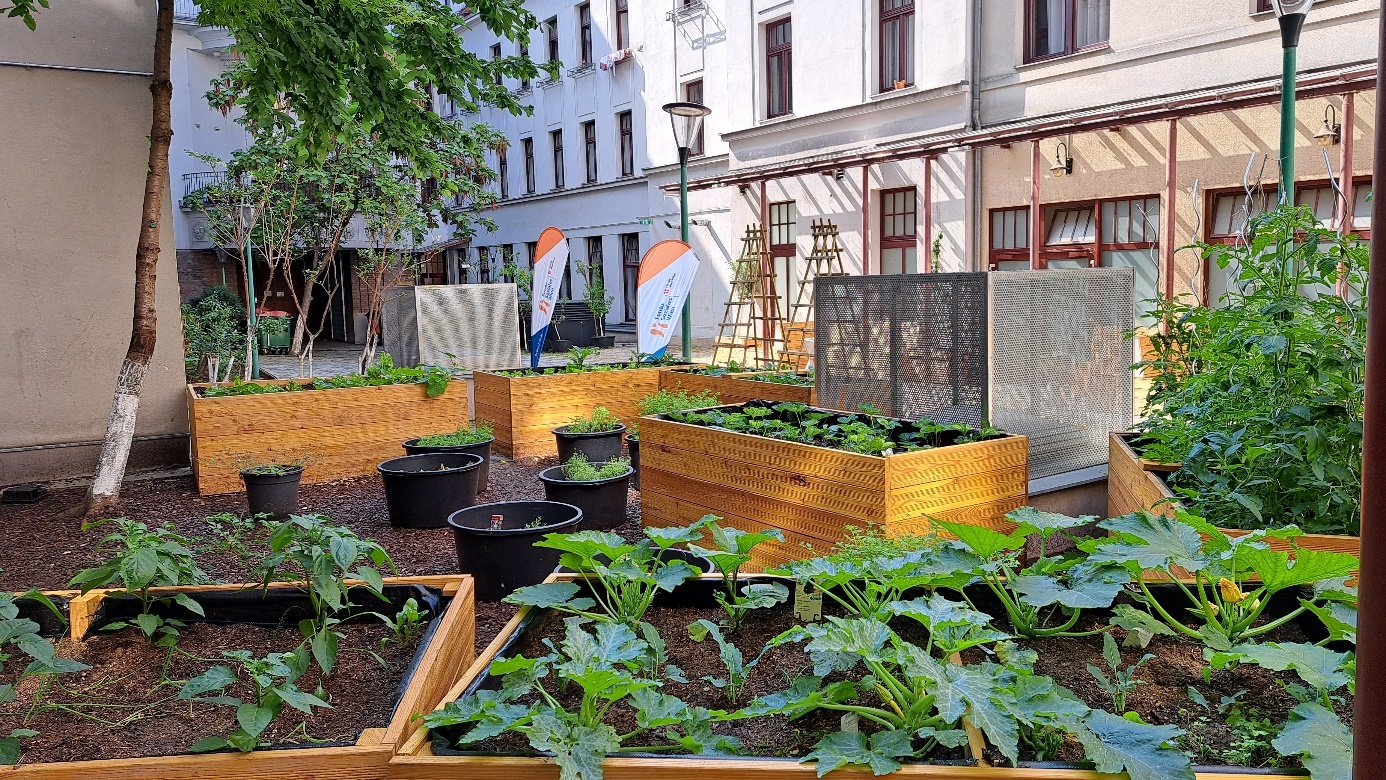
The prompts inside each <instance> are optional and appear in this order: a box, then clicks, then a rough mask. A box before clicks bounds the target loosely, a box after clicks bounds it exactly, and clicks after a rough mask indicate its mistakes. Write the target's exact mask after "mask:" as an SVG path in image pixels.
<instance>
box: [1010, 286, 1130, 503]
mask: <svg viewBox="0 0 1386 780" xmlns="http://www.w3.org/2000/svg"><path fill="white" fill-rule="evenodd" d="M1134 287H1135V272H1134V270H1133V269H1131V268H1088V269H1078V270H1047V271H1004V272H997V273H993V274H991V284H990V288H991V295H990V299H991V300H990V309H991V390H990V400H991V421H992V424H993V425H995V426H997V427H999V428H1002V429H1004V430H1006V431H1009V432H1011V433H1021V434H1025V435H1026V436H1029V437H1030V478H1031V479H1035V478H1037V477H1047V476H1052V475H1054V474H1062V473H1064V472H1067V471H1074V470H1076V469H1081V468H1087V467H1088V466H1095V465H1098V464H1102V463H1106V462H1107V434H1108V432H1109V431H1121V430H1126V429H1128V428H1129V427H1130V426H1131V423H1132V420H1133V418H1134V400H1133V393H1134V390H1133V387H1132V379H1133V375H1132V371H1131V364H1132V356H1133V347H1132V345H1131V342H1130V341H1128V340H1127V339H1126V337H1125V331H1127V330H1128V329H1130V328H1131V327H1132V324H1133V323H1134V321H1135V293H1134Z"/></svg>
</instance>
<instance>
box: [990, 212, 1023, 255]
mask: <svg viewBox="0 0 1386 780" xmlns="http://www.w3.org/2000/svg"><path fill="white" fill-rule="evenodd" d="M988 264H989V265H990V266H991V270H993V271H1015V270H1020V269H1024V268H1029V267H1030V207H1029V206H1020V207H1018V208H1010V209H992V210H991V248H990V252H989V257H988Z"/></svg>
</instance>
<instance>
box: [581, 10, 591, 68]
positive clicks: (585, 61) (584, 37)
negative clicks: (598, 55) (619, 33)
mask: <svg viewBox="0 0 1386 780" xmlns="http://www.w3.org/2000/svg"><path fill="white" fill-rule="evenodd" d="M577 11H578V64H579V65H590V64H592V62H593V61H594V60H593V58H592V4H591V3H583V4H581V5H579V6H578V7H577Z"/></svg>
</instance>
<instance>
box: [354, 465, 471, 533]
mask: <svg viewBox="0 0 1386 780" xmlns="http://www.w3.org/2000/svg"><path fill="white" fill-rule="evenodd" d="M481 463H482V460H481V456H480V455H469V454H466V453H461V452H453V453H437V452H435V453H429V454H426V455H406V456H404V457H402V458H392V459H390V460H387V461H385V462H383V463H381V464H380V465H379V466H378V467H377V469H376V470H377V471H379V472H380V479H381V481H382V482H384V483H385V505H386V506H387V507H388V508H389V511H390V525H392V526H394V527H396V528H446V527H447V524H448V515H450V514H452V513H453V512H456V511H457V510H459V509H462V508H464V507H469V506H471V505H472V504H475V503H476V483H477V477H478V475H479V474H480V473H481Z"/></svg>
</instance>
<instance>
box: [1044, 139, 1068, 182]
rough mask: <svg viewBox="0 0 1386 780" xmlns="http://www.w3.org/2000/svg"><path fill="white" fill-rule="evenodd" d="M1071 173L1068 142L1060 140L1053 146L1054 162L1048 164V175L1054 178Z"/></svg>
mask: <svg viewBox="0 0 1386 780" xmlns="http://www.w3.org/2000/svg"><path fill="white" fill-rule="evenodd" d="M1072 173H1073V158H1072V157H1070V156H1069V155H1068V144H1067V143H1066V142H1064V141H1060V142H1059V145H1058V146H1056V147H1054V164H1053V165H1051V166H1049V175H1050V176H1053V177H1054V178H1056V179H1057V178H1059V177H1060V176H1068V175H1071V174H1072Z"/></svg>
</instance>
